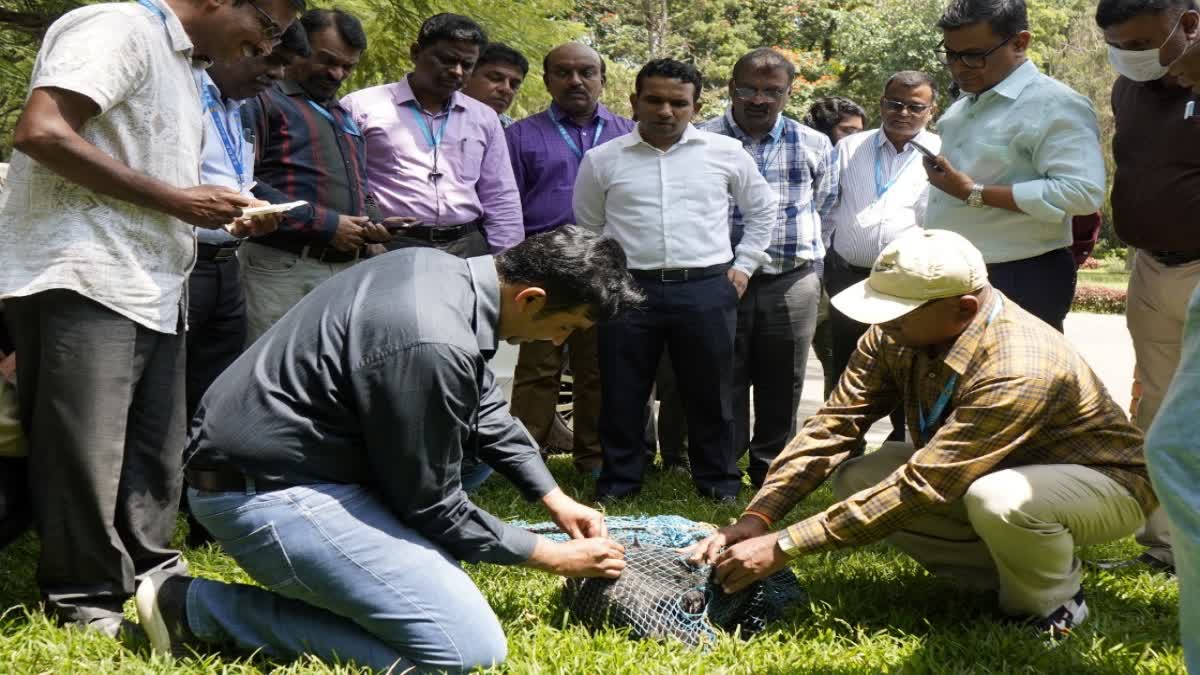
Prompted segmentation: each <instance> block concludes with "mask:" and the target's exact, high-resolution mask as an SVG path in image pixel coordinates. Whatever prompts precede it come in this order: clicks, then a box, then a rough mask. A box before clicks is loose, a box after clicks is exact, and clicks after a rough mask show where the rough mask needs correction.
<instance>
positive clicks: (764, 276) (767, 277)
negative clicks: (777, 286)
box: [750, 260, 813, 282]
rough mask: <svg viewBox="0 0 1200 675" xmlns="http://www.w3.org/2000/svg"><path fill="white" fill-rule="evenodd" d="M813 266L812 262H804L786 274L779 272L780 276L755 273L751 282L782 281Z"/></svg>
mask: <svg viewBox="0 0 1200 675" xmlns="http://www.w3.org/2000/svg"><path fill="white" fill-rule="evenodd" d="M812 264H813V262H812V261H811V260H804V261H802V262H801V263H800V264H799V265H796V266H795V267H793V268H792V269H790V270H787V271H786V272H779V273H778V274H768V273H767V272H755V273H754V276H752V277H750V281H754V280H756V279H757V280H758V281H760V282H762V281H771V280H773V279H781V278H783V277H786V276H788V275H791V274H796V273H797V272H803V271H804V270H806V269H808V268H809V267H812Z"/></svg>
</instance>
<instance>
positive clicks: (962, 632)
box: [0, 458, 1183, 675]
mask: <svg viewBox="0 0 1200 675" xmlns="http://www.w3.org/2000/svg"><path fill="white" fill-rule="evenodd" d="M551 468H552V469H553V470H554V472H555V474H556V475H557V476H558V477H559V480H560V481H562V484H563V489H564V490H566V491H567V492H568V493H571V494H573V495H575V496H576V497H577V498H580V499H584V498H586V497H587V496H588V495H589V494H590V491H591V481H590V480H588V479H584V478H581V477H579V476H578V475H577V474H575V472H574V471H573V470H572V469H571V465H570V461H569V459H567V458H554V459H552V460H551ZM749 496H750V495H749V491H748V488H747V490H746V491H744V492H743V497H744V498H746V499H748V498H749ZM478 502H479V503H480V504H482V505H483V506H484V507H485V508H487V509H489V510H491V511H492V512H493V513H495V514H498V515H500V516H502V517H505V518H521V519H525V520H533V521H540V520H545V517H544V514H543V513H542V512H541V511H540V510H539V509H537V508H535V507H532V506H530V505H529V504H527V503H525V502H524V501H523V500H521V499H520V497H519V496H518V495H517V493H516V491H515V490H513V489H512V488H511V487H509V486H508V485H507V484H506V483H505V482H504V481H503V479H501V478H499V477H494V478H493V479H492V480H490V481H489V482H488V484H486V485H485V486H484V488H483V489H482V490H481V493H480V494H479V496H478ZM829 503H830V496H829V493H828V491H827V490H822V491H820V492H818V493H816V494H815V495H813V496H812V497H811V498H809V499H808V500H807V501H806V502H804V503H803V504H801V505H800V506H799V507H798V508H797V510H796V512H795V513H794V514H793V515H794V516H795V517H797V518H798V517H800V516H803V515H807V514H811V513H814V512H817V511H819V510H820V509H822V508H824V507H825V506H827V505H828V504H829ZM739 512H740V507H739V506H728V507H718V506H714V505H712V504H709V503H707V502H705V501H702V500H700V499H699V498H698V497H696V496H695V495H694V493H693V492H692V490H691V488H690V484H689V482H688V481H687V480H686V479H683V478H680V477H678V476H676V475H673V474H672V475H664V474H661V473H651V474H648V476H647V484H646V489H645V490H644V491H643V493H642V496H641V497H639V498H637V499H635V500H633V501H630V502H629V503H627V504H623V505H621V506H620V507H619V508H612V509H610V513H612V514H616V515H627V514H628V515H633V514H640V513H648V514H679V515H683V516H686V517H688V518H692V519H695V520H701V521H705V522H710V523H714V524H724V523H727V522H729V520H730V519H731V518H734V517H736V516H737V514H738V513H739ZM181 522H182V521H181ZM183 527H184V526H182V525H181V527H180V530H181V532H180V535H181V536H182V530H183ZM1136 550H1137V547H1136V545H1135V544H1133V542H1132V541H1131V540H1127V541H1124V542H1119V543H1116V544H1112V545H1108V546H1104V547H1097V548H1092V549H1088V550H1085V551H1083V553H1082V555H1083V557H1084V558H1086V559H1096V558H1110V557H1118V556H1126V555H1129V554H1132V553H1134V552H1136ZM36 552H37V545H36V542H35V541H34V539H33V538H32V537H31V536H27V537H26V538H25V539H22V540H20V541H19V542H18V543H17V544H15V545H14V546H12V547H10V548H8V549H7V550H5V551H3V552H0V571H2V572H0V607H8V608H10V609H9V610H8V611H7V612H6V613H5V614H4V615H3V618H0V672H4V673H89V674H92V675H104V674H107V673H131V674H132V673H260V672H283V673H352V672H354V673H356V672H359V671H358V670H356V669H353V668H348V667H344V666H343V667H340V668H339V667H331V666H326V665H322V664H319V663H315V662H312V661H304V662H300V663H294V664H287V665H282V666H281V665H277V664H273V663H271V662H269V661H267V660H265V659H262V658H257V657H239V656H237V655H233V654H218V655H212V656H207V657H204V658H189V659H181V660H179V661H177V662H174V663H171V662H168V661H164V660H161V659H150V658H149V657H147V656H145V655H142V654H136V653H134V652H130V651H126V650H125V649H124V648H122V647H121V646H119V645H118V644H117V643H115V642H113V641H110V640H107V639H105V638H102V637H98V636H91V635H85V634H83V633H81V632H78V631H74V630H65V629H60V628H57V627H55V626H54V625H53V624H52V623H50V622H49V621H48V620H47V619H46V618H45V616H44V615H43V614H42V613H41V611H40V609H39V607H38V604H37V603H38V597H37V591H36V587H35V585H34V581H33V572H34V562H35V559H36V554H37V553H36ZM186 555H187V558H188V561H189V563H190V564H191V569H192V573H193V574H195V575H197V576H203V577H209V578H220V579H226V580H236V581H246V578H245V576H244V575H243V574H242V573H241V572H240V571H239V570H238V568H237V567H236V565H234V563H233V562H232V561H231V560H230V559H229V558H227V557H225V556H224V555H223V554H221V553H220V552H219V551H218V550H217V549H215V548H211V547H209V548H205V549H200V550H188V551H186ZM468 569H469V572H470V574H471V576H472V577H473V578H474V579H475V580H476V582H477V583H478V584H479V586H480V588H481V589H482V590H483V592H484V594H485V595H486V596H487V598H488V600H489V601H490V602H491V604H492V607H493V608H495V610H496V613H497V615H499V617H500V620H501V622H503V624H504V627H505V630H506V631H507V633H508V642H509V661H508V663H507V664H506V665H505V666H503V667H502V668H500V669H498V670H499V672H513V673H572V674H574V673H605V674H609V673H669V674H671V675H682V674H683V673H756V674H757V673H779V674H783V673H880V672H889V673H895V672H905V673H1002V672H1025V673H1114V674H1125V673H1182V672H1183V655H1182V650H1181V648H1180V644H1179V638H1178V632H1179V624H1178V621H1177V618H1176V614H1177V609H1178V590H1177V586H1176V583H1175V582H1174V581H1173V580H1169V579H1167V578H1166V577H1162V576H1158V575H1153V574H1150V573H1148V572H1144V571H1130V570H1116V571H1089V572H1087V575H1086V577H1085V581H1084V584H1085V588H1086V592H1087V599H1088V605H1089V608H1090V609H1091V612H1092V617H1091V618H1090V619H1089V621H1088V622H1087V623H1086V624H1085V625H1084V626H1083V627H1082V628H1081V629H1079V630H1078V631H1077V632H1076V633H1075V634H1074V635H1073V636H1071V637H1070V638H1069V639H1067V640H1064V641H1062V642H1061V643H1059V644H1058V645H1057V646H1055V647H1050V646H1047V645H1046V644H1044V643H1043V641H1042V640H1041V639H1040V638H1038V637H1034V636H1032V635H1030V634H1028V633H1027V632H1026V631H1025V630H1022V629H1017V628H1013V627H1008V626H1004V625H1001V624H1000V623H998V622H997V621H996V620H995V616H996V614H995V607H994V601H993V600H991V599H989V598H988V597H982V596H977V595H973V594H971V593H967V592H964V591H961V590H958V589H956V588H955V587H954V586H952V585H950V584H949V583H946V582H944V581H941V580H939V579H936V578H933V577H931V576H929V575H928V574H926V573H925V572H924V571H923V570H922V569H921V568H920V567H918V566H917V565H916V564H915V563H913V562H912V561H911V560H909V559H907V558H905V557H903V556H901V555H898V554H896V553H894V552H892V551H891V550H889V549H888V548H887V547H886V546H884V545H881V544H877V545H874V546H870V547H867V548H864V549H858V550H855V551H845V552H836V553H827V554H821V555H814V556H810V557H806V558H802V559H800V560H798V561H797V562H796V563H795V564H794V565H793V569H794V570H795V571H796V574H797V575H798V576H799V578H800V582H801V584H802V585H804V587H805V588H806V589H807V590H808V592H809V594H810V596H811V602H810V605H809V606H808V607H805V608H801V609H798V610H796V611H795V612H794V613H793V614H792V615H791V616H790V617H789V618H788V619H787V620H786V621H784V622H781V623H778V624H776V625H774V626H773V627H771V628H769V629H768V630H767V631H765V632H764V633H762V634H760V635H758V636H756V637H755V638H754V639H752V640H749V641H743V640H740V639H737V638H735V637H723V638H722V639H721V640H720V641H719V643H718V644H716V645H715V647H714V648H712V649H711V650H709V651H695V650H689V649H687V648H685V647H683V646H681V645H680V644H678V643H668V644H663V643H656V642H649V641H633V640H630V639H628V638H627V636H626V635H625V634H624V633H622V632H621V631H616V630H610V631H604V632H600V633H597V634H590V633H589V632H588V631H586V630H584V629H582V628H579V627H577V626H573V625H571V624H570V622H568V621H567V619H566V616H565V612H564V610H563V608H562V606H561V604H560V602H559V588H560V585H561V581H560V580H559V579H557V578H555V577H551V576H548V575H545V574H540V573H537V572H533V571H530V570H526V569H523V568H504V567H496V566H488V565H472V566H469V567H468ZM131 606H132V605H131V604H130V605H128V606H127V612H130V616H133V614H132V612H131V609H130V608H131Z"/></svg>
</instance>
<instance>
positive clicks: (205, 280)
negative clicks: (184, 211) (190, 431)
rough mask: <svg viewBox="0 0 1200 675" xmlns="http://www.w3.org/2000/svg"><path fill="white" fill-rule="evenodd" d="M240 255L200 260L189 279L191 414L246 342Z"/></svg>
mask: <svg viewBox="0 0 1200 675" xmlns="http://www.w3.org/2000/svg"><path fill="white" fill-rule="evenodd" d="M239 270H240V266H239V265H238V261H237V258H236V257H233V256H230V257H228V258H223V259H221V260H197V261H196V267H195V268H194V269H193V270H192V276H191V278H190V279H189V280H188V333H187V416H188V419H189V420H190V419H191V417H192V415H193V414H195V412H196V406H198V405H200V398H201V397H202V396H204V392H206V391H208V388H209V386H211V385H212V383H213V381H214V380H216V379H217V376H218V375H220V374H221V373H222V372H224V371H225V369H226V368H228V367H229V364H231V363H233V362H234V360H235V359H237V357H238V355H239V354H241V353H242V347H244V346H245V344H246V296H245V294H243V293H242V282H241V276H240V272H239Z"/></svg>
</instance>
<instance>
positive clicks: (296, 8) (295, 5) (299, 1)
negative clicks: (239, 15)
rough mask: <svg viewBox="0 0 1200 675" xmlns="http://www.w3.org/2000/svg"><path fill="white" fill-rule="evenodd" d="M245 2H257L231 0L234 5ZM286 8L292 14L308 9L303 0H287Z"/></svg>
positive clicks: (251, 2)
mask: <svg viewBox="0 0 1200 675" xmlns="http://www.w3.org/2000/svg"><path fill="white" fill-rule="evenodd" d="M246 3H250V4H252V5H254V4H257V2H256V1H255V0H233V6H234V7H236V6H238V5H244V4H246ZM288 8H289V9H291V10H292V12H293V13H294V14H300V13H302V12H304V10H306V9H308V6H307V4H306V3H305V2H304V0H288Z"/></svg>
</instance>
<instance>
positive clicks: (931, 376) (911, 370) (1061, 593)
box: [692, 230, 1155, 637]
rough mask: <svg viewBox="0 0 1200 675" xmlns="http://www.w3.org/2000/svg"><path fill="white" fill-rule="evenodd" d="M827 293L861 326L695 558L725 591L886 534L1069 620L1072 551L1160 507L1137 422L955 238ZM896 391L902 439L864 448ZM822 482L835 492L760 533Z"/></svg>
mask: <svg viewBox="0 0 1200 675" xmlns="http://www.w3.org/2000/svg"><path fill="white" fill-rule="evenodd" d="M833 304H834V306H835V307H837V308H838V309H839V310H841V311H842V312H844V313H845V314H847V315H848V316H850V317H852V318H854V319H856V320H858V321H861V322H863V323H867V324H873V325H872V327H871V329H870V330H869V331H867V333H866V335H865V336H864V337H863V339H862V341H861V342H859V348H858V351H857V352H856V353H855V354H854V356H853V357H852V358H851V359H850V364H849V366H848V367H847V369H846V373H845V375H844V376H843V377H842V379H841V381H840V382H839V383H838V386H837V388H836V389H835V390H834V392H833V395H832V396H831V397H830V399H829V401H828V402H826V404H825V406H824V407H823V408H822V409H821V410H819V411H818V412H817V414H816V415H813V416H812V417H810V418H809V419H808V421H807V423H806V424H805V425H804V428H803V429H802V430H801V432H800V433H799V434H798V435H797V436H796V438H795V439H794V440H793V441H792V442H791V443H790V444H789V445H788V447H787V448H785V449H784V451H783V452H782V453H781V454H780V455H779V457H778V458H777V459H776V460H775V463H774V464H773V465H772V466H771V471H770V473H768V475H767V480H766V482H765V484H764V485H763V487H762V489H761V490H759V492H758V494H757V495H756V496H755V498H754V499H753V500H752V501H751V502H750V505H749V506H748V507H747V509H746V511H745V513H744V514H743V515H742V517H741V519H739V520H738V522H737V523H735V524H733V525H730V526H728V527H725V528H722V529H721V530H720V531H719V532H718V533H717V534H715V535H714V536H712V537H710V538H708V539H706V540H704V541H703V542H701V543H700V544H698V545H696V546H695V547H694V548H693V549H692V555H693V557H694V559H696V560H697V561H698V560H700V559H704V560H707V561H708V562H712V563H716V565H717V567H716V572H717V578H718V580H719V581H720V583H721V584H722V585H723V586H724V587H725V589H726V590H728V591H736V590H739V589H741V588H744V587H745V586H747V585H749V584H750V583H751V582H753V581H755V580H757V579H761V578H763V577H764V576H766V575H768V574H771V573H773V572H775V571H777V570H779V569H781V568H782V567H784V566H785V565H786V564H787V563H788V561H789V560H790V559H792V558H795V557H797V556H800V555H804V554H808V553H817V552H821V551H829V550H832V549H837V548H847V547H851V546H862V545H865V544H870V543H872V542H875V541H878V540H880V539H886V540H887V541H888V543H890V544H892V545H894V546H896V547H897V548H899V549H900V550H902V551H904V552H905V553H907V554H908V555H910V556H912V557H913V558H915V559H916V560H917V561H918V562H920V563H921V564H922V565H923V566H925V568H926V569H928V570H929V571H930V572H932V573H934V574H937V575H941V576H946V577H950V578H951V579H953V580H955V581H957V582H959V583H961V584H963V585H965V586H967V587H968V588H972V589H977V590H980V591H987V590H995V591H997V592H998V596H999V602H1000V608H1001V609H1002V610H1003V611H1004V612H1005V613H1006V614H1009V615H1011V616H1013V617H1017V618H1020V619H1026V620H1028V621H1029V623H1031V624H1032V625H1034V626H1036V627H1037V629H1038V630H1040V631H1048V632H1050V633H1051V634H1053V635H1054V636H1055V637H1060V636H1063V635H1065V634H1067V633H1069V632H1070V630H1071V628H1072V627H1073V626H1077V625H1079V623H1080V622H1082V621H1083V620H1084V619H1085V618H1086V617H1087V606H1086V605H1085V604H1084V599H1083V591H1082V589H1081V586H1080V578H1081V573H1080V564H1079V559H1078V558H1077V557H1076V556H1075V552H1074V551H1075V547H1076V546H1085V545H1092V544H1100V543H1103V542H1107V541H1112V540H1114V539H1119V538H1121V537H1124V536H1127V535H1129V534H1132V533H1133V532H1134V530H1136V529H1137V528H1138V526H1140V525H1141V524H1142V522H1143V520H1144V517H1145V515H1144V514H1145V513H1147V512H1149V511H1150V510H1151V509H1152V508H1154V506H1155V500H1154V495H1153V492H1152V491H1151V489H1150V484H1149V481H1148V480H1147V476H1146V469H1145V462H1144V459H1143V456H1142V434H1141V432H1140V431H1138V429H1137V428H1136V427H1134V426H1133V425H1132V424H1130V423H1129V421H1128V420H1127V419H1126V417H1125V414H1124V413H1123V412H1122V411H1121V408H1120V406H1118V405H1117V404H1116V403H1115V402H1114V401H1113V400H1112V398H1111V397H1110V396H1109V395H1108V393H1107V392H1106V391H1105V390H1104V387H1103V385H1102V384H1101V383H1100V381H1099V379H1097V377H1096V375H1095V374H1094V373H1093V372H1092V371H1091V369H1090V368H1088V366H1087V364H1086V363H1085V362H1084V361H1083V359H1082V358H1081V357H1080V356H1079V355H1078V354H1077V353H1075V351H1074V350H1073V349H1072V348H1071V347H1070V346H1069V345H1068V343H1067V342H1066V340H1065V339H1064V338H1063V336H1062V335H1061V334H1060V333H1058V332H1056V331H1055V330H1054V329H1052V328H1051V327H1050V326H1048V325H1047V324H1045V323H1044V322H1042V321H1038V320H1037V319H1035V318H1034V316H1033V315H1031V314H1030V313H1029V312H1026V311H1025V310H1023V309H1021V308H1020V307H1018V306H1017V304H1016V303H1015V302H1012V301H1011V300H1009V299H1008V298H1006V297H1005V296H1004V294H1003V293H1001V292H1000V291H997V290H995V289H994V288H992V287H991V286H990V285H989V283H988V278H987V268H986V266H985V265H984V262H983V256H982V255H981V254H980V253H979V251H978V250H977V249H975V247H973V246H972V245H971V244H970V243H969V242H968V241H967V240H966V239H964V238H963V237H962V236H960V235H958V234H954V233H952V232H947V231H944V230H925V231H914V232H912V233H910V234H906V235H904V236H902V237H900V238H899V239H896V240H895V241H893V242H892V243H891V244H889V245H888V246H887V247H886V248H885V249H884V250H883V252H882V253H881V254H880V255H879V258H878V259H877V260H876V261H875V264H874V266H873V267H872V269H871V275H870V277H869V278H868V279H867V280H865V281H863V282H862V283H859V284H857V285H855V286H852V287H850V288H848V289H846V290H845V291H843V292H841V293H839V294H838V295H837V296H835V297H834V298H833ZM899 404H903V405H904V411H905V418H906V419H907V420H908V421H909V431H910V433H911V434H912V438H913V440H914V444H912V445H910V444H906V443H899V442H894V443H893V442H889V443H884V444H883V446H882V447H881V448H879V449H878V450H876V451H875V452H873V453H870V454H863V450H862V449H861V448H862V445H861V440H862V438H863V436H864V434H865V433H866V430H867V429H868V428H869V427H870V426H871V424H872V423H873V422H875V421H876V420H878V419H879V418H881V417H883V416H885V415H887V414H888V413H889V412H890V411H891V410H892V408H893V407H895V406H896V405H899ZM831 477H832V483H833V492H834V495H835V497H836V498H837V499H838V500H839V501H838V502H837V503H835V504H834V505H833V506H830V507H829V508H827V509H826V510H825V511H824V512H822V513H818V514H816V515H814V516H811V517H809V518H806V519H804V520H801V521H799V522H797V523H794V524H791V525H790V526H788V527H787V528H786V529H781V530H780V531H779V532H777V533H768V530H769V529H770V528H771V527H772V526H774V525H776V524H778V523H783V524H785V525H786V524H787V521H786V520H784V519H785V517H786V516H787V514H788V512H789V511H791V509H792V507H793V506H795V505H796V504H797V503H798V502H799V501H800V500H801V499H803V498H804V497H806V496H808V495H809V494H810V493H811V492H812V491H813V490H815V489H816V488H817V487H818V486H819V485H820V484H821V483H823V482H824V481H825V479H827V478H831ZM722 549H724V550H722Z"/></svg>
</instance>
